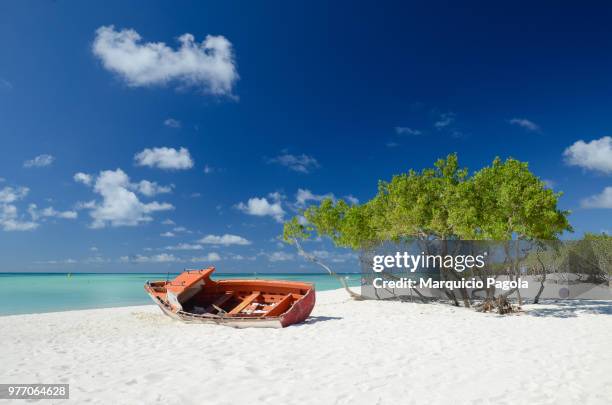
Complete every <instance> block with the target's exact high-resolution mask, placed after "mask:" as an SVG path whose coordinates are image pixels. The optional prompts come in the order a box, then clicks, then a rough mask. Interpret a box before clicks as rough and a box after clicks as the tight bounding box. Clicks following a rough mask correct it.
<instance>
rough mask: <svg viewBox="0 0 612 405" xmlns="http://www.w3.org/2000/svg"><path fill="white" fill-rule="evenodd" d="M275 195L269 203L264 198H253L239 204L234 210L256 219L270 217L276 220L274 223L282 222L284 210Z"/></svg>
mask: <svg viewBox="0 0 612 405" xmlns="http://www.w3.org/2000/svg"><path fill="white" fill-rule="evenodd" d="M277 197H278V196H277V195H273V196H272V202H269V201H268V200H267V199H266V198H263V197H262V198H258V197H253V198H249V200H248V201H247V203H246V204H245V203H242V202H241V203H239V204H238V205H236V208H237V209H239V210H240V211H242V212H244V213H245V214H248V215H255V216H258V217H264V216H270V217H272V218H274V219H275V220H276V222H283V219H284V217H285V210H283V207H282V206H281V202H280V198H277Z"/></svg>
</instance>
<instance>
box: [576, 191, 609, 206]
mask: <svg viewBox="0 0 612 405" xmlns="http://www.w3.org/2000/svg"><path fill="white" fill-rule="evenodd" d="M580 206H581V207H582V208H612V187H606V188H604V189H603V191H602V192H601V193H600V194H596V195H593V196H590V197H588V198H585V199H584V200H582V201H581V202H580Z"/></svg>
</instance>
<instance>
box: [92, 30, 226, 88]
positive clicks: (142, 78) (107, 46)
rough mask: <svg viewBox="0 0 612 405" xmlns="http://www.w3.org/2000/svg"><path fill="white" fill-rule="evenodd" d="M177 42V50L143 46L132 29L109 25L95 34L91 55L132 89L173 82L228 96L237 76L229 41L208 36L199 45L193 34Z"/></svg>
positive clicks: (150, 44)
mask: <svg viewBox="0 0 612 405" xmlns="http://www.w3.org/2000/svg"><path fill="white" fill-rule="evenodd" d="M178 41H179V43H180V47H179V48H178V49H176V50H175V49H172V48H171V47H169V46H167V45H166V44H165V43H163V42H144V43H143V42H142V38H141V36H140V35H139V34H138V33H137V32H136V31H134V30H133V29H122V30H115V27H114V26H112V25H109V26H102V27H100V28H98V29H97V30H96V37H95V39H94V42H93V46H92V51H93V53H94V55H95V56H97V57H98V58H99V59H100V60H101V61H102V64H103V66H104V68H106V69H107V70H109V71H111V72H113V73H115V74H117V75H118V76H120V77H121V78H123V79H124V80H125V81H126V82H127V84H128V85H129V86H132V87H147V86H154V85H166V84H168V83H171V82H175V83H178V84H179V85H180V86H182V87H197V88H199V89H201V90H202V91H203V92H205V93H211V94H214V95H228V96H231V93H232V88H233V86H234V84H235V82H236V81H237V80H238V72H237V70H236V64H235V62H234V52H233V49H232V44H231V43H230V41H228V40H227V39H226V38H225V37H224V36H222V35H218V36H214V35H208V36H206V38H205V39H204V41H202V42H200V43H199V42H196V41H195V37H194V36H193V35H192V34H183V35H181V36H180V37H178Z"/></svg>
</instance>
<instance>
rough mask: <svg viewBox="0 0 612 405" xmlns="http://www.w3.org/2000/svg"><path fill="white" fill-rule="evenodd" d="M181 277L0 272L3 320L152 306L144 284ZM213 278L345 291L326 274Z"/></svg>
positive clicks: (355, 279) (354, 279) (352, 279)
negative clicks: (271, 281)
mask: <svg viewBox="0 0 612 405" xmlns="http://www.w3.org/2000/svg"><path fill="white" fill-rule="evenodd" d="M178 274H179V272H170V273H168V272H164V273H110V272H109V273H89V272H45V273H33V272H29V273H15V272H0V284H1V285H2V290H3V293H2V295H1V296H0V316H5V315H19V314H32V313H45V312H59V311H71V310H79V309H94V308H113V307H124V306H135V305H146V304H152V302H151V299H150V298H149V296H148V295H147V294H146V293H145V291H144V284H145V283H146V282H147V281H153V280H165V279H166V278H173V277H174V276H176V275H178ZM339 274H341V276H343V277H345V278H346V280H347V282H348V283H349V285H351V286H358V285H359V284H360V279H361V276H360V274H359V273H339ZM212 278H213V280H218V279H220V278H225V279H228V278H229V279H240V278H269V279H275V280H289V281H305V282H310V283H314V285H315V289H316V290H317V291H326V290H334V289H337V288H341V287H342V286H341V285H340V283H339V282H338V280H336V279H335V278H334V277H332V276H330V275H328V274H325V273H253V272H250V273H215V274H214V275H213V277H212Z"/></svg>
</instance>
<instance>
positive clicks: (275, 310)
mask: <svg viewBox="0 0 612 405" xmlns="http://www.w3.org/2000/svg"><path fill="white" fill-rule="evenodd" d="M292 303H293V295H292V294H287V295H285V296H284V297H283V298H282V299H281V300H280V301H278V302H277V303H276V305H274V306H273V307H272V308H271V309H270V310H268V311H267V312H266V313H264V314H263V315H261V317H262V318H265V317H267V316H278V315H280V314H282V313H283V312H285V311H286V310H288V309H289V307H290V306H291V304H292Z"/></svg>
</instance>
